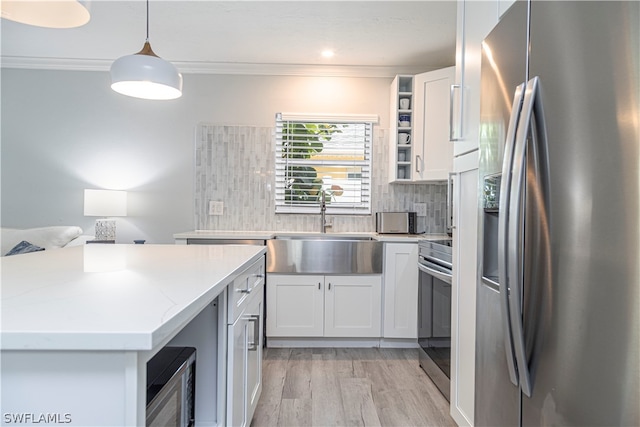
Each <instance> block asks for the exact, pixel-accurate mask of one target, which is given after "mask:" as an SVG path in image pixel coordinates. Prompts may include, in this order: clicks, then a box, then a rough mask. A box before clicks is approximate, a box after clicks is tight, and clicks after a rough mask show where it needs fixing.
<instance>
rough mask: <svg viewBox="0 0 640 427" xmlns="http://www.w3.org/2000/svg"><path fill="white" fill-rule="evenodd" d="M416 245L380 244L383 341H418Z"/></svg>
mask: <svg viewBox="0 0 640 427" xmlns="http://www.w3.org/2000/svg"><path fill="white" fill-rule="evenodd" d="M417 265H418V244H417V243H385V245H384V270H383V271H384V325H383V331H382V336H383V337H384V338H410V339H417V338H418V267H417Z"/></svg>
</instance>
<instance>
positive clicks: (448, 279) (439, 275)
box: [418, 264, 453, 284]
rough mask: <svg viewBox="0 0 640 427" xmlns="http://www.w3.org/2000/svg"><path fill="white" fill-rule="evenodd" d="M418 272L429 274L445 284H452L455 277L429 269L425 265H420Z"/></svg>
mask: <svg viewBox="0 0 640 427" xmlns="http://www.w3.org/2000/svg"><path fill="white" fill-rule="evenodd" d="M418 270H420V271H422V272H423V273H427V274H430V275H432V276H433V277H435V278H436V279H440V280H442V281H443V282H445V283H448V284H451V282H452V278H453V276H452V275H451V274H447V273H442V272H441V271H438V270H434V269H433V268H429V267H427V266H426V265H424V264H418Z"/></svg>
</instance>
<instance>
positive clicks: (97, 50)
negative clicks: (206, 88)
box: [1, 0, 456, 77]
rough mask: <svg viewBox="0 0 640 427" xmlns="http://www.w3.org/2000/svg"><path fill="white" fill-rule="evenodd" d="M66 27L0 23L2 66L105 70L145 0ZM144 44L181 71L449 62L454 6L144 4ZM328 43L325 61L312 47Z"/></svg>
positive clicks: (179, 0)
mask: <svg viewBox="0 0 640 427" xmlns="http://www.w3.org/2000/svg"><path fill="white" fill-rule="evenodd" d="M90 7H91V20H90V21H89V23H88V24H86V25H84V26H82V27H79V28H73V29H64V30H61V29H47V28H38V27H32V26H29V25H24V24H19V23H15V22H12V21H7V20H4V19H3V20H2V22H1V36H2V44H1V53H2V66H3V67H11V68H45V69H76V70H78V69H79V70H92V69H94V70H107V69H108V68H109V66H110V65H111V63H112V62H113V61H114V60H115V59H116V58H118V57H120V56H123V55H127V54H132V53H136V52H138V51H139V50H140V49H141V48H142V45H143V43H144V39H145V31H146V28H145V25H146V18H145V14H146V6H145V2H144V1H140V0H131V1H111V0H102V1H96V0H94V1H93V2H91V4H90ZM149 25H150V30H149V41H150V42H151V46H152V47H153V50H154V51H155V52H156V54H157V55H159V56H161V57H162V58H164V59H166V60H168V61H171V62H172V63H174V64H175V65H176V66H177V67H178V69H179V70H180V71H181V72H183V73H190V72H192V73H240V74H242V73H244V74H318V75H354V76H355V75H358V76H371V77H375V76H392V75H394V74H401V73H411V74H413V73H418V72H422V71H428V70H432V69H436V68H442V67H446V66H450V65H453V64H454V62H455V33H456V30H455V27H456V2H455V1H453V0H448V1H324V0H323V1H264V0H263V1H204V0H200V1H193V0H173V1H163V0H151V1H150V3H149ZM324 49H333V50H334V51H335V56H334V57H332V58H329V59H327V58H324V57H322V56H321V51H322V50H324Z"/></svg>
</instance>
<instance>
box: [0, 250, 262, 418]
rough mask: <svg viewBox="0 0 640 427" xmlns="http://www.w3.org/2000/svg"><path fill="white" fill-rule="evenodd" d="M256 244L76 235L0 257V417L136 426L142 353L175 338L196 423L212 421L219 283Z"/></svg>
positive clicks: (141, 410) (220, 357) (217, 393)
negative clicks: (193, 371) (192, 377)
mask: <svg viewBox="0 0 640 427" xmlns="http://www.w3.org/2000/svg"><path fill="white" fill-rule="evenodd" d="M264 254H265V249H264V248H263V247H256V246H200V245H194V246H186V245H185V246H180V245H86V246H84V247H73V248H65V249H59V250H54V251H44V252H38V253H32V254H25V255H18V256H13V257H5V258H3V259H2V261H1V268H2V294H1V307H2V315H1V321H2V323H1V335H0V339H1V341H0V349H1V352H2V353H1V355H2V360H1V363H2V365H1V381H2V397H1V399H2V400H1V403H2V405H1V406H2V416H3V419H2V423H3V424H5V423H16V420H17V419H19V418H20V417H22V419H25V420H27V419H29V417H30V418H31V420H32V422H33V421H37V420H38V419H42V418H41V416H42V415H44V416H45V418H46V419H49V420H56V422H61V423H65V424H69V425H82V426H97V425H104V426H107V425H109V426H115V425H117V426H134V425H144V424H145V406H146V363H147V361H148V360H149V359H150V358H151V357H152V356H153V355H154V354H156V353H157V352H158V351H159V350H160V349H161V348H162V347H163V346H165V345H166V344H167V343H176V342H177V343H178V344H179V345H192V346H194V347H196V348H197V351H198V358H197V360H198V362H197V363H198V369H197V373H198V374H197V375H198V376H197V380H196V385H197V387H198V388H197V393H196V397H197V400H196V408H197V410H196V419H197V420H198V425H216V424H224V406H225V404H226V402H225V400H224V390H225V384H224V383H225V380H226V378H225V368H224V361H225V357H224V355H225V354H226V332H225V331H226V325H225V322H224V317H223V316H224V315H226V294H227V292H226V290H227V287H228V285H230V284H231V283H233V281H234V280H235V279H236V278H237V277H238V276H239V275H240V274H242V272H243V271H244V270H245V269H246V268H247V267H249V266H250V265H252V264H253V263H255V262H256V261H257V260H259V259H260V258H263V257H264ZM218 306H220V307H218ZM218 308H219V309H220V312H219V310H218ZM221 319H222V321H221ZM221 335H222V336H221ZM203 373H207V375H201V374H203ZM198 393H200V395H198ZM203 399H204V400H207V401H208V402H207V405H202V404H201V405H199V406H200V407H198V402H200V401H201V400H203ZM50 422H51V421H50Z"/></svg>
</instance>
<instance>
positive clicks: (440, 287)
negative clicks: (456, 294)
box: [418, 240, 452, 400]
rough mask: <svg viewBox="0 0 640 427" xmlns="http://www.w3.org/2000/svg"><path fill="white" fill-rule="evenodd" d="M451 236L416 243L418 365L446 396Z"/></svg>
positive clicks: (449, 330)
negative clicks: (417, 254) (417, 251)
mask: <svg viewBox="0 0 640 427" xmlns="http://www.w3.org/2000/svg"><path fill="white" fill-rule="evenodd" d="M451 260H452V251H451V240H437V241H430V240H423V241H421V242H420V243H419V257H418V270H419V277H420V279H419V280H420V281H419V286H418V344H419V345H420V366H421V367H422V369H423V370H424V371H425V372H426V373H427V375H429V377H430V378H431V379H432V380H433V382H434V383H435V384H436V386H437V387H438V389H439V390H440V392H441V393H442V394H443V395H444V397H446V398H447V400H449V376H450V366H451Z"/></svg>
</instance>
